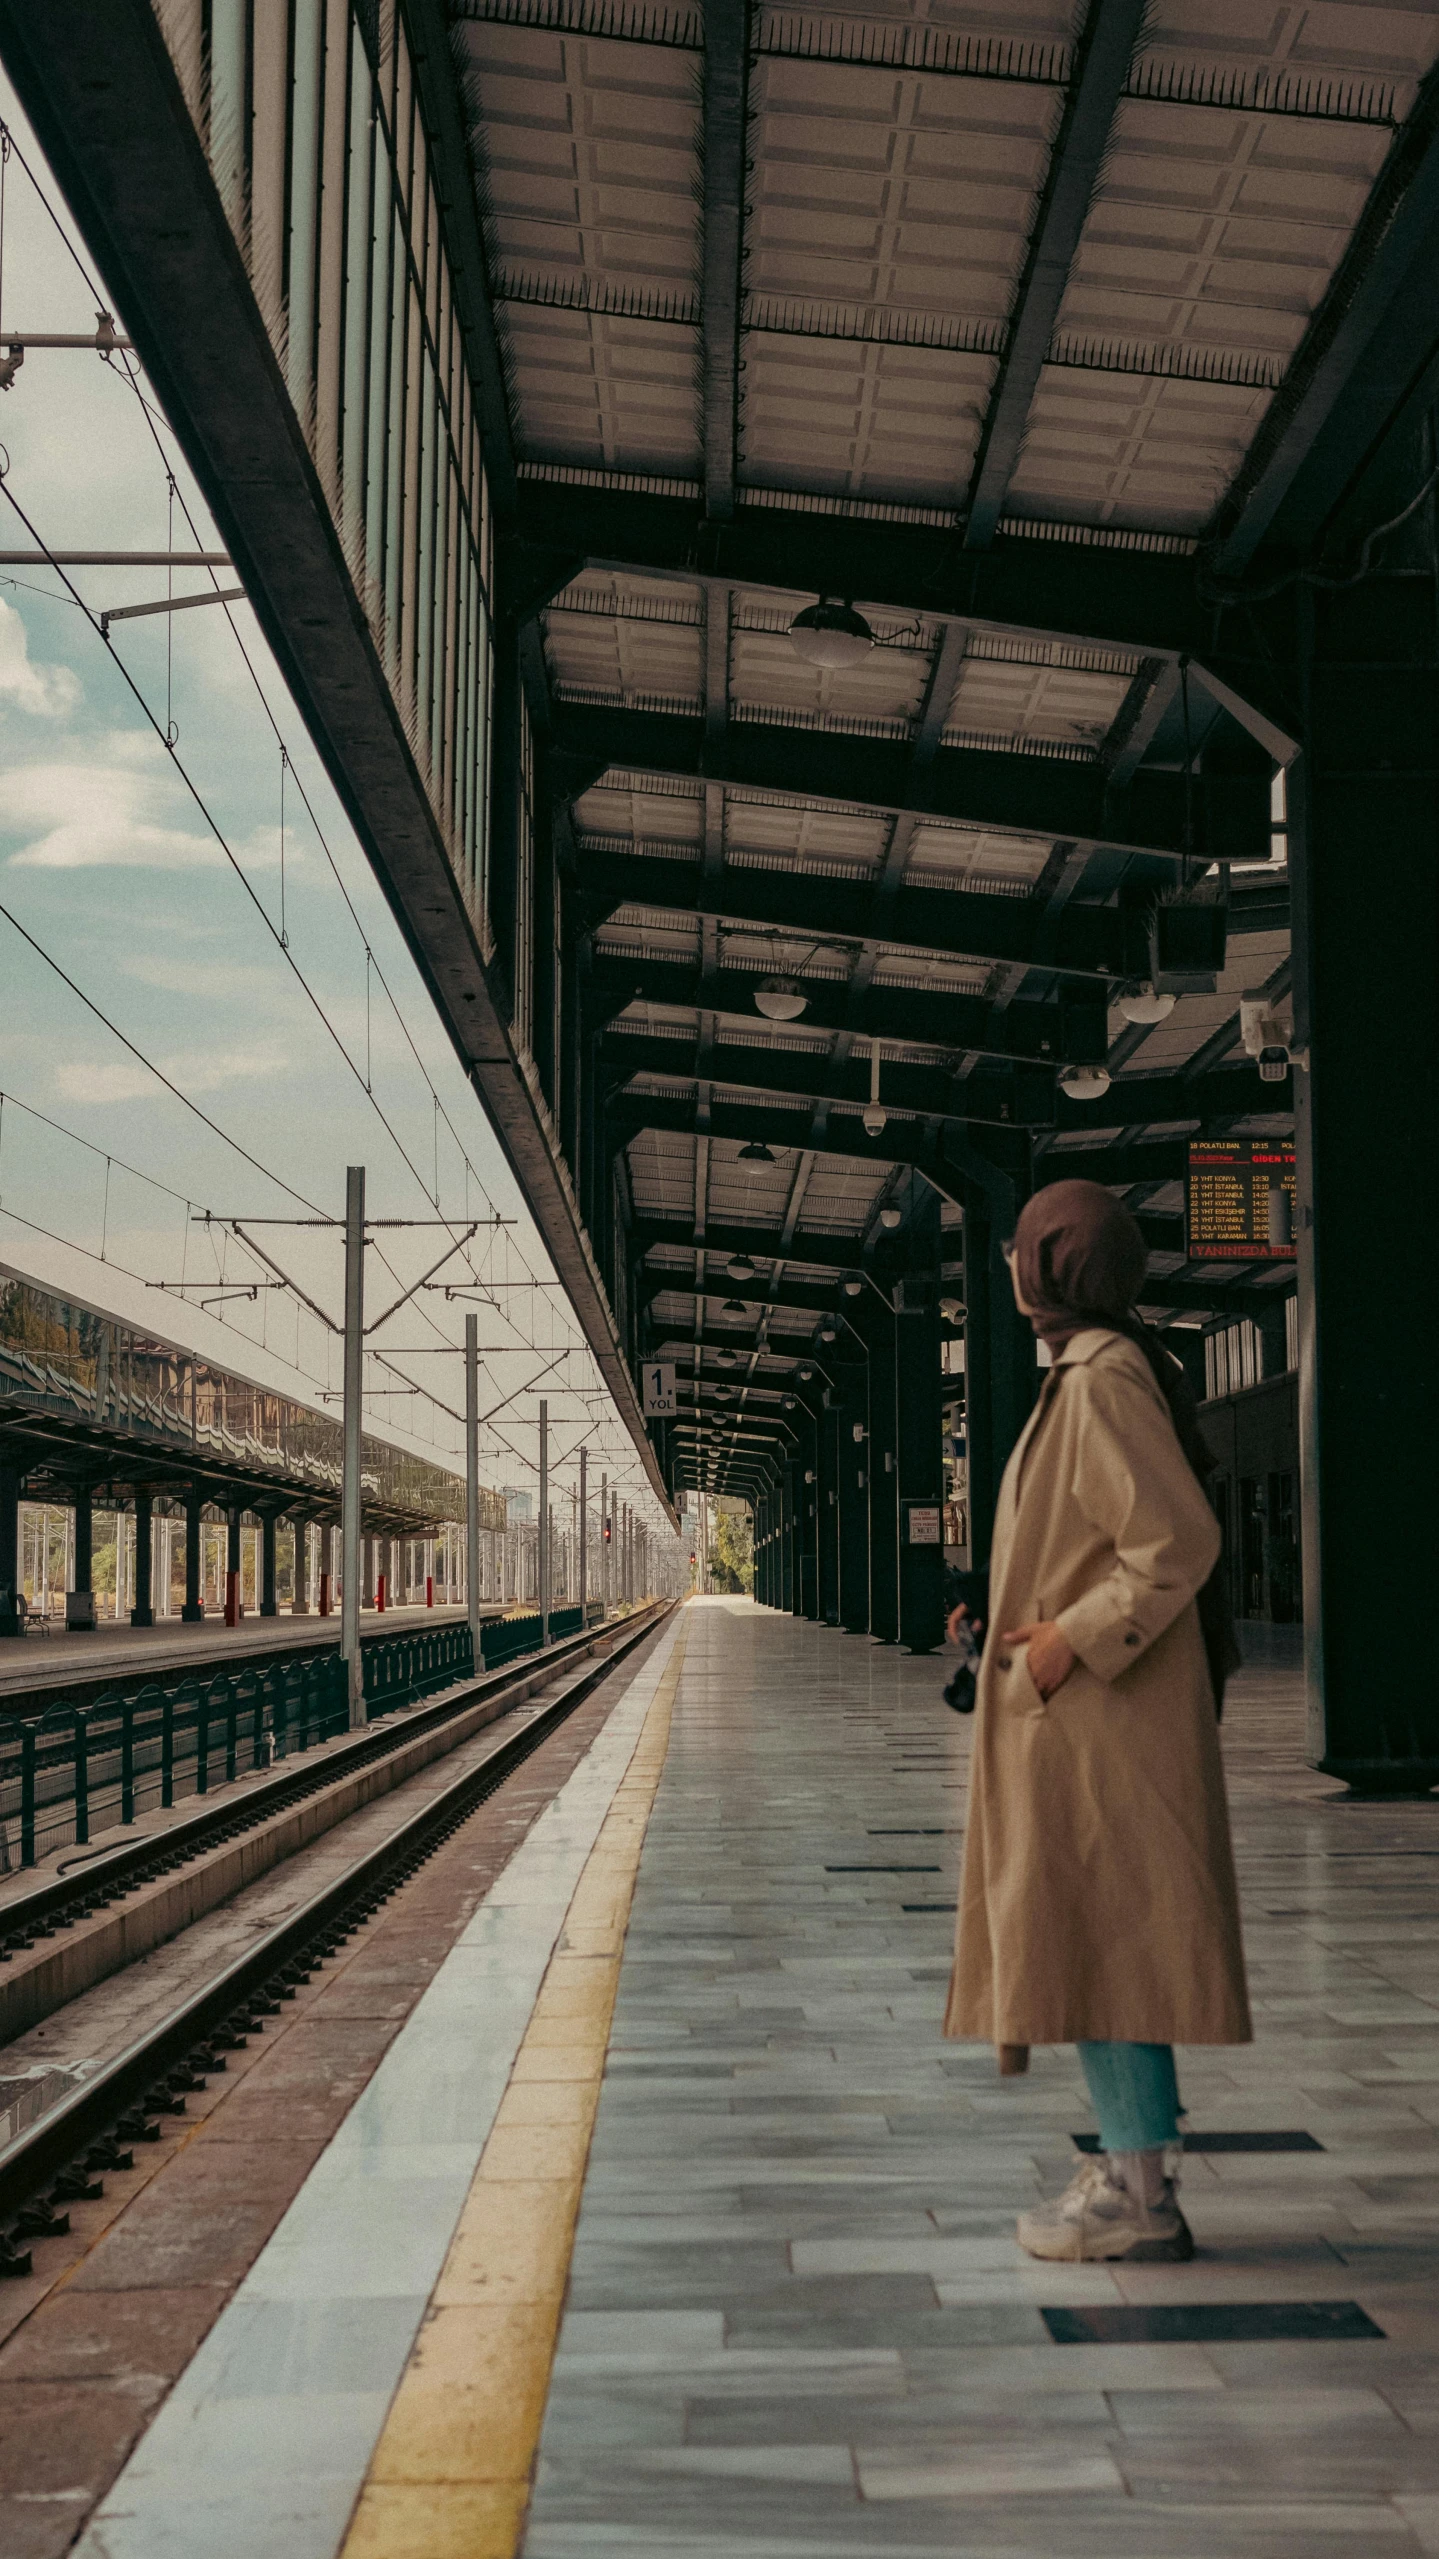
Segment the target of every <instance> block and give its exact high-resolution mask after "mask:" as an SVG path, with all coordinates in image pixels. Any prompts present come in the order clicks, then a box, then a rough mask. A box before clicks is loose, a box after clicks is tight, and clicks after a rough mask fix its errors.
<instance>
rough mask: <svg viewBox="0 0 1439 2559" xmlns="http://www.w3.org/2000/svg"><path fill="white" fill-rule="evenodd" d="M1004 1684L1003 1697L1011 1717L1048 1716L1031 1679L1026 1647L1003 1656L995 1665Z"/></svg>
mask: <svg viewBox="0 0 1439 2559" xmlns="http://www.w3.org/2000/svg"><path fill="white" fill-rule="evenodd" d="M995 1667H996V1669H997V1670H998V1672H999V1675H1000V1679H1001V1681H1002V1683H1003V1687H1002V1691H1001V1693H1002V1695H1003V1698H1004V1702H1005V1706H1006V1707H1007V1709H1008V1711H1009V1713H1010V1714H1011V1715H1029V1716H1034V1715H1040V1716H1044V1715H1048V1713H1049V1708H1048V1706H1047V1705H1046V1704H1045V1701H1044V1699H1043V1698H1042V1697H1041V1696H1040V1693H1039V1691H1038V1689H1037V1688H1036V1687H1035V1684H1034V1681H1033V1680H1032V1678H1031V1677H1030V1671H1029V1662H1028V1658H1027V1655H1026V1649H1025V1647H1024V1645H1022V1644H1020V1645H1018V1646H1016V1648H1015V1650H1014V1651H1013V1652H1012V1653H1003V1654H1001V1656H1000V1658H999V1660H998V1662H997V1663H996V1665H995Z"/></svg>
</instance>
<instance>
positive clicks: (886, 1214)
mask: <svg viewBox="0 0 1439 2559" xmlns="http://www.w3.org/2000/svg"><path fill="white" fill-rule="evenodd" d="M879 1222H880V1224H881V1226H887V1227H888V1228H889V1231H890V1233H891V1235H892V1234H893V1233H894V1230H895V1228H896V1227H897V1226H902V1225H903V1223H904V1211H903V1209H902V1208H896V1207H895V1205H894V1202H893V1200H891V1201H890V1203H889V1205H888V1207H887V1208H882V1209H881V1210H880V1212H879Z"/></svg>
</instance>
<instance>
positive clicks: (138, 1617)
mask: <svg viewBox="0 0 1439 2559" xmlns="http://www.w3.org/2000/svg"><path fill="white" fill-rule="evenodd" d="M154 1516H155V1504H154V1500H153V1497H152V1496H151V1495H150V1494H149V1493H137V1494H136V1495H135V1605H134V1607H133V1608H132V1609H131V1611H130V1623H131V1625H132V1626H153V1625H154V1623H155V1610H154V1606H153V1604H152V1594H151V1587H150V1578H151V1577H150V1563H151V1546H152V1535H151V1531H152V1523H153V1521H154Z"/></svg>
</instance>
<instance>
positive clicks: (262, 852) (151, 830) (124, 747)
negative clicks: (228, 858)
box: [0, 731, 277, 871]
mask: <svg viewBox="0 0 1439 2559" xmlns="http://www.w3.org/2000/svg"><path fill="white" fill-rule="evenodd" d="M147 743H148V742H147V741H145V740H138V741H137V740H135V739H134V738H132V737H128V736H126V735H125V733H124V732H123V731H122V732H120V733H119V734H118V735H116V736H115V737H113V738H111V739H109V740H106V741H104V742H103V744H102V749H101V753H100V754H99V755H96V756H91V757H81V756H75V757H73V758H70V759H66V760H64V761H61V760H59V759H56V760H54V761H52V762H46V763H35V764H21V765H16V766H13V767H12V768H11V770H10V772H9V773H8V774H7V776H6V791H5V804H4V810H3V818H0V822H3V824H4V826H5V828H6V831H7V832H8V833H10V834H12V835H21V834H23V835H26V836H28V839H29V840H28V842H25V843H22V844H21V845H20V847H19V848H18V850H17V851H15V852H14V853H12V854H11V855H10V864H11V867H12V868H13V869H15V870H33V871H82V870H148V871H197V870H206V871H213V870H216V869H218V868H219V867H220V866H221V865H222V864H223V862H224V860H225V855H224V852H223V850H222V848H221V846H220V845H219V843H218V842H217V841H216V839H215V837H214V836H213V835H211V834H210V833H209V832H208V830H205V831H202V830H201V829H199V828H196V827H193V826H188V825H175V824H173V823H171V822H170V821H169V816H168V808H169V807H172V806H173V805H174V799H175V786H174V783H173V780H172V778H171V776H170V774H169V772H168V770H167V769H166V768H165V767H164V766H163V765H161V764H160V762H159V761H158V750H156V749H151V750H150V752H149V754H148V755H147V756H146V757H145V760H144V761H143V762H141V761H139V760H138V759H137V757H136V752H135V750H136V746H137V744H138V745H139V747H140V748H141V750H142V752H143V750H144V749H145V747H146V745H147ZM167 804H168V805H167ZM271 834H272V830H271V829H269V828H260V829H257V830H256V832H255V835H254V838H253V840H252V839H250V838H248V837H247V838H246V840H245V841H244V843H243V844H237V845H236V846H235V847H234V850H235V853H236V857H237V859H238V860H239V861H240V862H241V863H242V866H243V867H244V868H245V869H246V870H250V871H255V870H261V871H268V870H270V869H272V868H273V867H275V864H276V861H277V853H276V851H275V849H274V847H273V846H272V843H271V840H270V839H271Z"/></svg>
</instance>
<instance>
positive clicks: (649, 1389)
mask: <svg viewBox="0 0 1439 2559" xmlns="http://www.w3.org/2000/svg"><path fill="white" fill-rule="evenodd" d="M641 1378H642V1383H643V1385H644V1395H645V1420H646V1421H647V1422H662V1421H666V1420H668V1419H669V1417H670V1416H671V1415H672V1414H674V1413H676V1412H678V1410H679V1406H678V1403H677V1402H676V1399H675V1364H674V1361H673V1360H671V1359H647V1360H646V1361H645V1364H644V1368H643V1370H642V1372H641Z"/></svg>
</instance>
